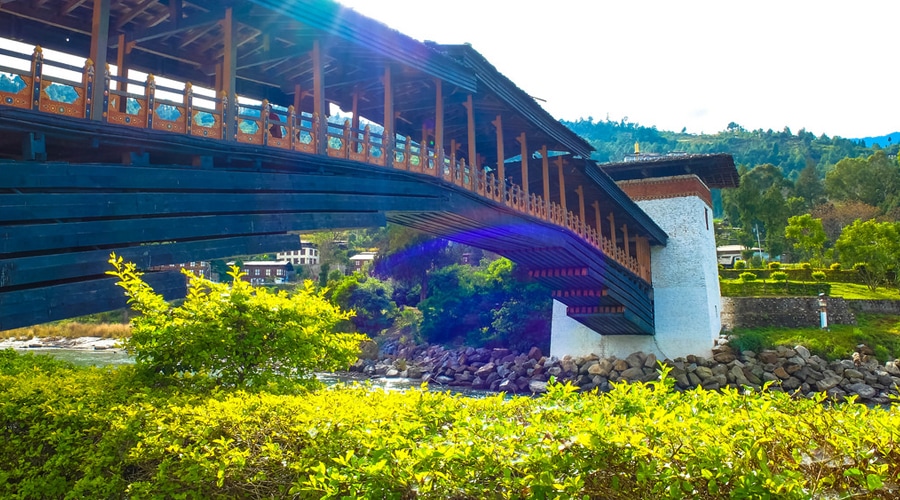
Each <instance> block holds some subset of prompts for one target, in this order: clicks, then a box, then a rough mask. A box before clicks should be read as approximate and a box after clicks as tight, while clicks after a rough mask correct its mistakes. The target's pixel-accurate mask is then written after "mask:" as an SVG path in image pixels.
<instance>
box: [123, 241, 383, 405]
mask: <svg viewBox="0 0 900 500" xmlns="http://www.w3.org/2000/svg"><path fill="white" fill-rule="evenodd" d="M110 263H111V264H112V265H113V268H114V270H113V271H109V273H108V274H111V275H113V276H116V277H117V278H119V282H118V283H117V284H118V285H119V286H121V287H122V288H123V289H124V290H125V295H126V296H127V297H128V303H129V305H130V306H131V307H132V309H134V310H135V311H136V312H138V313H140V314H139V315H137V316H135V317H133V318H132V319H131V338H129V339H128V340H126V341H125V347H126V349H127V350H128V352H129V353H131V354H132V355H134V357H135V360H136V362H137V365H138V367H140V368H142V369H144V370H147V371H149V372H151V373H161V374H165V375H175V374H184V373H193V374H200V375H206V376H209V377H212V378H213V379H215V380H217V381H218V382H219V383H221V384H222V385H226V386H253V387H262V386H265V385H266V384H268V383H285V382H286V381H288V380H306V381H312V380H313V371H314V370H335V369H339V368H343V367H346V366H347V365H349V364H350V363H352V362H353V361H355V360H356V355H357V353H358V349H359V347H358V346H359V343H360V342H361V341H362V340H365V338H366V337H365V336H363V335H359V334H347V333H335V332H334V330H335V327H336V325H338V324H339V323H340V322H341V321H344V320H347V319H349V318H350V316H351V315H350V314H349V313H347V312H344V311H341V310H340V309H339V308H338V307H336V306H334V305H333V304H331V303H330V302H328V301H327V300H326V299H325V298H324V297H323V296H322V293H321V292H316V291H315V289H314V287H313V284H312V283H311V282H306V283H305V284H304V285H303V287H300V288H298V289H297V290H296V292H295V293H294V294H293V295H288V294H287V292H284V291H281V292H278V293H272V292H269V291H267V290H266V289H265V288H261V287H253V286H251V285H250V284H249V283H247V282H246V281H244V280H242V279H240V278H241V276H242V275H241V273H239V272H238V269H237V268H233V269H232V271H231V275H232V277H233V278H234V281H233V283H232V284H230V285H229V284H224V283H213V282H211V281H209V280H206V279H203V278H199V277H197V276H194V275H192V274H191V273H190V272H188V271H186V272H185V274H186V275H187V276H189V277H190V286H189V288H188V294H187V298H186V299H185V300H184V302H183V303H182V304H181V305H179V306H173V305H171V304H169V303H167V302H166V301H165V300H164V299H163V297H162V296H161V295H159V294H157V293H155V292H154V291H153V290H152V289H151V288H150V286H149V285H148V284H147V283H146V282H144V281H143V280H142V279H141V273H140V272H139V271H137V269H136V268H135V266H134V264H132V263H130V262H124V261H123V259H122V258H121V257H116V256H115V254H113V255H112V257H111V258H110Z"/></svg>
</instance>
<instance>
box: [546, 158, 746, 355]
mask: <svg viewBox="0 0 900 500" xmlns="http://www.w3.org/2000/svg"><path fill="white" fill-rule="evenodd" d="M640 156H641V155H639V154H635V155H634V156H633V157H632V158H636V159H635V160H632V161H626V162H624V163H617V164H608V165H601V167H602V168H603V170H604V171H606V172H607V173H608V174H609V175H610V176H611V177H613V179H615V180H616V181H617V183H618V185H619V187H620V188H622V190H623V191H625V193H626V194H628V196H629V197H631V199H633V200H634V201H635V202H636V203H637V205H638V206H639V207H640V208H641V209H642V210H643V211H644V212H645V213H646V214H647V215H649V216H650V218H652V219H653V221H654V222H655V223H656V224H657V225H658V226H659V227H660V228H661V229H663V230H664V231H665V232H666V233H667V234H668V236H669V239H668V243H667V244H666V246H656V247H653V248H652V249H651V254H650V255H651V270H652V285H653V305H654V308H653V309H654V323H655V330H656V333H655V335H600V334H598V333H596V332H594V331H593V330H591V329H589V328H587V327H586V326H584V325H582V324H580V323H578V322H577V321H575V320H573V319H571V318H569V317H568V316H567V315H566V306H565V305H564V304H562V303H560V302H554V305H553V323H552V330H551V331H552V333H551V341H550V354H551V355H554V356H558V357H561V356H564V355H567V354H568V355H585V354H590V353H593V354H597V355H598V356H602V357H606V356H616V357H625V356H627V355H629V354H631V353H633V352H636V351H643V352H645V353H653V354H655V355H656V356H657V357H658V358H660V359H664V358H670V359H674V358H676V357H680V356H686V355H688V354H695V355H702V356H709V355H710V354H711V350H712V347H713V344H714V341H715V339H716V338H717V337H718V335H719V331H720V330H721V326H722V324H721V319H720V313H721V307H722V306H721V301H720V294H719V274H718V263H717V260H716V242H715V231H714V228H713V213H712V195H711V192H710V187H717V188H727V187H735V186H737V181H738V175H737V171H736V170H735V168H734V160H733V159H732V157H731V156H730V155H724V154H719V155H679V156H665V157H659V156H653V157H650V158H648V159H642V158H640Z"/></svg>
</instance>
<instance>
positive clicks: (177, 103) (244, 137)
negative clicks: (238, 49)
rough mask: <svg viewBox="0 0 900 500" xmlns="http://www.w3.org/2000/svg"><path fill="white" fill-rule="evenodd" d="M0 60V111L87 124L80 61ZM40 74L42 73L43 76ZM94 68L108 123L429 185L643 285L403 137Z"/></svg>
mask: <svg viewBox="0 0 900 500" xmlns="http://www.w3.org/2000/svg"><path fill="white" fill-rule="evenodd" d="M0 55H2V56H7V57H8V58H11V59H12V60H13V61H14V64H13V65H10V66H0V74H2V75H3V76H4V77H5V79H7V80H9V82H2V83H4V84H3V85H0V105H6V106H13V107H18V108H24V109H32V110H36V111H41V112H45V113H53V114H61V115H65V116H73V117H79V118H86V117H90V116H91V104H92V103H91V101H90V99H88V98H87V97H86V96H90V95H91V93H92V91H93V85H94V74H95V72H94V65H93V64H92V63H91V61H90V60H89V59H88V60H87V61H86V62H85V65H84V66H83V67H77V66H72V65H68V64H65V63H61V62H55V61H54V62H53V63H52V65H51V64H45V61H44V57H43V51H42V50H41V48H40V47H36V48H35V50H34V53H33V55H32V57H31V58H30V59H29V58H28V57H27V56H25V55H23V54H21V53H18V52H14V51H10V50H6V49H2V48H0ZM26 68H27V69H26ZM47 69H52V71H49V73H50V74H47V73H48V71H45V70H47ZM104 69H105V71H104V78H103V80H101V84H102V85H104V86H105V91H106V92H105V96H106V97H105V101H104V102H103V103H101V104H100V105H102V106H103V109H104V113H103V119H104V120H105V121H107V122H108V123H113V124H117V125H122V126H128V127H136V128H143V129H152V130H159V131H165V132H171V133H179V134H187V135H191V136H200V137H208V138H212V139H219V140H223V139H224V140H232V141H237V142H240V143H248V144H256V145H260V146H263V147H274V148H279V149H286V150H291V151H297V152H302V153H308V154H318V153H319V152H321V151H324V153H325V154H327V155H328V156H331V157H336V158H344V159H348V160H353V161H358V162H362V163H368V164H372V165H376V166H380V167H386V168H395V169H400V170H406V171H409V172H414V173H418V174H423V175H430V176H433V177H437V178H440V179H442V180H444V181H446V182H449V183H452V184H454V185H456V186H459V187H461V188H463V189H466V190H468V191H470V192H472V193H475V194H477V195H479V196H482V197H484V198H487V199H489V200H493V201H495V202H497V203H501V204H503V205H505V206H507V207H509V208H511V209H513V210H515V211H517V212H520V213H523V214H527V215H530V216H533V217H536V218H538V219H541V220H544V221H547V222H550V223H552V224H555V225H558V226H561V227H564V228H567V229H568V230H570V231H572V232H573V233H575V234H577V235H578V236H580V237H581V238H582V239H583V240H584V241H586V242H588V243H590V244H591V245H592V246H594V247H595V248H596V249H597V250H598V251H600V252H603V253H604V254H605V255H607V256H608V257H610V258H612V259H614V260H616V261H617V262H619V263H621V264H622V265H624V266H625V267H627V268H628V269H630V270H631V271H632V272H634V273H635V274H636V275H637V276H639V277H641V278H642V279H644V280H646V281H649V280H650V272H649V269H647V268H646V267H645V266H642V265H641V264H640V263H639V262H638V260H637V259H635V258H634V257H633V256H631V255H629V254H627V253H626V252H625V250H624V249H623V248H622V247H620V246H618V245H615V244H613V242H612V241H610V240H609V239H607V238H605V237H603V235H602V234H601V233H600V232H598V231H597V230H596V229H595V228H591V227H589V226H588V225H587V224H585V221H583V220H581V218H580V217H579V216H577V215H576V214H574V213H572V212H569V211H567V210H564V209H563V208H562V207H561V206H560V205H559V204H557V203H553V202H548V201H547V200H544V199H543V198H542V197H540V196H537V195H535V194H534V193H526V192H525V191H524V189H523V188H522V186H519V185H517V184H512V183H509V182H507V181H506V180H505V179H499V178H498V177H497V176H496V175H495V174H494V173H493V172H488V171H487V170H486V169H485V168H479V167H477V166H475V167H473V166H472V165H470V164H467V163H466V161H465V160H464V159H462V158H456V157H455V154H451V155H450V156H447V155H446V154H445V153H444V151H443V150H441V149H439V148H438V149H436V148H434V147H431V146H430V145H428V144H427V143H426V144H422V143H421V142H416V141H414V140H412V138H410V137H409V136H397V137H395V138H394V140H393V142H391V143H390V144H386V142H385V138H384V137H383V134H381V133H376V132H373V131H372V129H371V128H372V127H371V125H365V126H364V127H362V128H360V127H353V125H352V124H351V122H350V120H346V121H344V122H343V123H335V122H331V121H324V122H323V121H322V120H320V119H319V117H318V116H317V115H316V114H309V113H304V112H300V113H297V111H296V110H295V109H294V107H293V106H289V107H286V108H285V107H282V106H277V105H273V104H272V103H270V102H268V101H265V100H264V101H262V102H261V103H259V104H252V103H240V101H238V105H237V106H236V110H237V111H236V113H235V116H233V117H231V118H229V117H228V116H226V112H225V110H226V109H228V106H227V104H228V99H229V98H231V97H229V96H226V95H225V94H224V93H222V94H219V95H218V96H217V97H212V96H207V95H201V96H195V95H194V91H193V87H192V85H191V83H190V82H188V83H185V84H184V87H183V88H181V89H179V88H173V87H168V86H162V85H158V84H157V82H156V79H155V78H154V76H153V75H148V76H147V79H146V80H145V81H137V80H131V79H127V78H123V77H118V76H114V75H111V74H110V71H109V65H106V66H105V68H104ZM135 89H137V90H139V91H133V90H135ZM172 96H174V98H172ZM229 120H230V126H228V125H229ZM320 129H324V130H320ZM229 130H230V131H231V132H230V135H231V137H228V135H229V132H228V131H229ZM321 141H324V145H323V144H322V142H321ZM387 151H392V153H390V154H386V152H387Z"/></svg>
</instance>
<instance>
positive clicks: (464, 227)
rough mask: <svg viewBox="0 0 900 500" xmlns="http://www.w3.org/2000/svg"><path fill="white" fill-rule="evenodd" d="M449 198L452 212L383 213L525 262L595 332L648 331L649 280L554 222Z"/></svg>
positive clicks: (650, 321) (650, 313)
mask: <svg viewBox="0 0 900 500" xmlns="http://www.w3.org/2000/svg"><path fill="white" fill-rule="evenodd" d="M451 201H452V204H453V205H454V211H453V212H405V213H388V214H387V217H388V220H389V221H390V222H393V223H396V224H402V225H405V226H409V227H413V228H416V229H419V230H421V231H425V232H429V233H432V234H437V235H441V236H443V237H445V238H448V239H451V240H453V241H457V242H459V243H463V244H466V245H471V246H473V247H476V248H482V249H485V250H489V251H492V252H494V253H497V254H499V255H503V256H504V257H507V258H509V259H510V260H512V261H513V262H515V263H516V264H518V265H520V266H524V267H525V268H526V269H527V270H528V271H529V275H531V276H532V277H534V278H535V279H537V280H538V281H540V282H541V283H543V284H544V285H546V286H547V287H548V288H550V289H551V290H552V292H553V297H554V298H555V299H556V300H559V301H561V302H563V303H564V304H566V305H567V306H568V314H569V316H571V317H572V318H573V319H575V320H577V321H579V322H581V323H582V324H584V325H586V326H588V327H589V328H591V329H592V330H594V331H596V332H598V333H601V334H604V335H626V334H627V335H644V334H652V333H653V304H652V300H651V296H650V287H649V285H648V284H647V283H645V282H644V281H643V280H641V279H639V278H637V277H635V276H634V275H633V274H632V273H630V272H629V271H628V270H626V269H624V268H622V267H621V266H620V265H619V264H618V263H617V262H615V261H613V260H612V259H608V258H606V256H604V255H603V254H602V253H600V252H597V251H596V250H594V249H593V248H591V247H590V246H589V245H587V244H586V243H584V242H583V241H582V240H580V239H579V238H577V237H576V236H574V235H573V234H571V233H569V232H568V231H565V230H563V229H560V228H558V227H554V226H548V225H543V224H540V223H539V222H535V221H528V220H526V219H524V218H523V217H521V216H518V215H511V214H504V213H503V212H501V211H496V210H487V209H486V208H485V207H479V206H475V205H473V206H468V207H467V206H466V205H468V204H469V203H470V202H468V201H467V200H461V199H458V197H454V198H452V200H451ZM476 205H477V204H476Z"/></svg>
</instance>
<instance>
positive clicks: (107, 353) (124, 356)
mask: <svg viewBox="0 0 900 500" xmlns="http://www.w3.org/2000/svg"><path fill="white" fill-rule="evenodd" d="M16 351H17V352H19V353H26V352H30V353H33V354H37V355H44V356H53V357H54V358H57V359H62V360H65V361H68V362H70V363H72V364H75V365H78V366H115V365H126V364H131V363H134V358H132V357H131V356H129V355H128V353H126V352H125V351H124V350H122V349H97V350H93V349H60V348H53V347H38V348H29V349H16ZM316 377H318V379H319V380H321V381H322V382H323V383H324V384H325V385H328V386H331V385H336V384H340V383H352V382H368V383H369V384H371V386H372V387H375V388H382V389H384V390H387V391H398V390H404V389H410V388H418V387H419V386H421V385H422V381H421V380H414V379H408V378H386V377H377V378H369V377H367V376H366V375H363V374H360V373H350V372H340V373H318V374H316ZM428 387H429V390H432V391H443V390H449V391H450V392H452V393H454V394H462V395H464V396H469V397H475V398H483V397H486V396H490V395H493V394H494V393H492V392H488V391H479V390H474V389H470V388H463V387H452V388H451V387H441V386H440V385H437V384H435V383H433V382H432V383H430V384H429V385H428Z"/></svg>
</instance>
